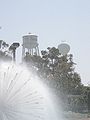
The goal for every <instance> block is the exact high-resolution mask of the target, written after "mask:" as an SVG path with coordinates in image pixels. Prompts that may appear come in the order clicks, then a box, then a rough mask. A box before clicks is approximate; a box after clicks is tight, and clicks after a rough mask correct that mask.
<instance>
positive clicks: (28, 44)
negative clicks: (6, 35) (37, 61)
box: [22, 33, 39, 57]
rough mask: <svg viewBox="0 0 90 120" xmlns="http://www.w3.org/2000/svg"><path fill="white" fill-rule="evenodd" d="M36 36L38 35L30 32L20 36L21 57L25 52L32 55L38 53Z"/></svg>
mask: <svg viewBox="0 0 90 120" xmlns="http://www.w3.org/2000/svg"><path fill="white" fill-rule="evenodd" d="M37 38H38V36H37V35H35V34H32V33H29V34H27V35H24V36H23V37H22V39H23V44H22V46H23V48H22V57H24V56H25V54H26V52H28V53H29V54H31V55H34V54H36V55H39V47H38V41H37Z"/></svg>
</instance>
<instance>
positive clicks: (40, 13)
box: [0, 0, 90, 84]
mask: <svg viewBox="0 0 90 120" xmlns="http://www.w3.org/2000/svg"><path fill="white" fill-rule="evenodd" d="M0 26H2V29H0V39H3V40H5V41H6V42H7V43H10V44H11V43H13V42H14V41H18V42H21V43H22V36H23V35H25V34H27V33H28V32H31V33H35V34H36V35H38V42H39V47H40V49H46V48H47V47H48V46H50V47H51V46H55V47H57V46H58V44H60V43H61V41H62V40H66V42H67V43H68V44H69V45H70V46H71V50H70V53H72V54H73V56H74V62H76V63H77V66H76V71H78V73H80V75H81V78H82V82H83V83H85V84H90V0H0ZM20 54H21V48H19V50H18V53H17V55H18V58H17V59H18V60H19V61H20V58H19V55H20Z"/></svg>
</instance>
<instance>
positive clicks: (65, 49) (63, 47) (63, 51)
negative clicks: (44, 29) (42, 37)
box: [58, 43, 70, 55]
mask: <svg viewBox="0 0 90 120" xmlns="http://www.w3.org/2000/svg"><path fill="white" fill-rule="evenodd" d="M58 49H59V52H60V53H61V54H62V55H66V54H67V53H68V52H69V51H70V46H69V45H68V44H66V43H62V44H60V45H58Z"/></svg>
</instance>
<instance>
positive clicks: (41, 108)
mask: <svg viewBox="0 0 90 120" xmlns="http://www.w3.org/2000/svg"><path fill="white" fill-rule="evenodd" d="M46 89H47V88H46V87H45V86H44V85H43V84H42V82H41V81H40V80H39V79H38V77H36V76H35V75H33V74H32V73H31V72H29V71H28V70H27V69H26V68H25V67H21V66H19V65H18V66H16V65H14V64H12V65H10V64H8V63H2V64H0V120H51V119H52V120H57V119H58V118H57V116H56V115H55V113H54V111H55V109H54V111H53V110H52V108H53V103H52V102H51V101H52V100H50V96H49V93H48V91H47V90H46Z"/></svg>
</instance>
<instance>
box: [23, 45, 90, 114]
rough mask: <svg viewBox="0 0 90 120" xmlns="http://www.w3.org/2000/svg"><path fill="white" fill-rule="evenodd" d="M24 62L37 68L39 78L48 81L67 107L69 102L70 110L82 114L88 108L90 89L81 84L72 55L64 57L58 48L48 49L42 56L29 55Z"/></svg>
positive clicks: (42, 52)
mask: <svg viewBox="0 0 90 120" xmlns="http://www.w3.org/2000/svg"><path fill="white" fill-rule="evenodd" d="M24 60H25V61H26V63H27V64H28V66H29V65H30V67H31V68H32V69H33V68H35V69H36V68H37V73H38V75H39V77H41V78H43V79H45V80H46V82H47V81H48V83H49V86H51V87H52V88H53V89H55V91H56V93H57V95H58V96H60V99H61V98H62V99H63V98H65V99H63V102H65V103H67V106H68V102H69V107H68V109H69V110H72V111H74V112H75V111H76V112H81V110H83V109H84V107H86V106H87V94H88V91H90V88H87V87H85V86H83V84H82V83H81V78H80V75H79V74H78V73H77V72H76V71H75V65H76V64H75V63H74V62H73V55H72V54H69V55H65V56H62V55H61V54H60V53H59V50H58V49H57V48H55V47H52V48H50V47H48V48H47V50H42V51H41V56H36V55H34V56H31V55H30V54H28V53H27V54H26V56H25V58H24ZM32 66H34V67H32ZM68 96H70V98H69V97H68ZM68 99H69V101H68ZM83 106H84V107H83Z"/></svg>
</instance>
